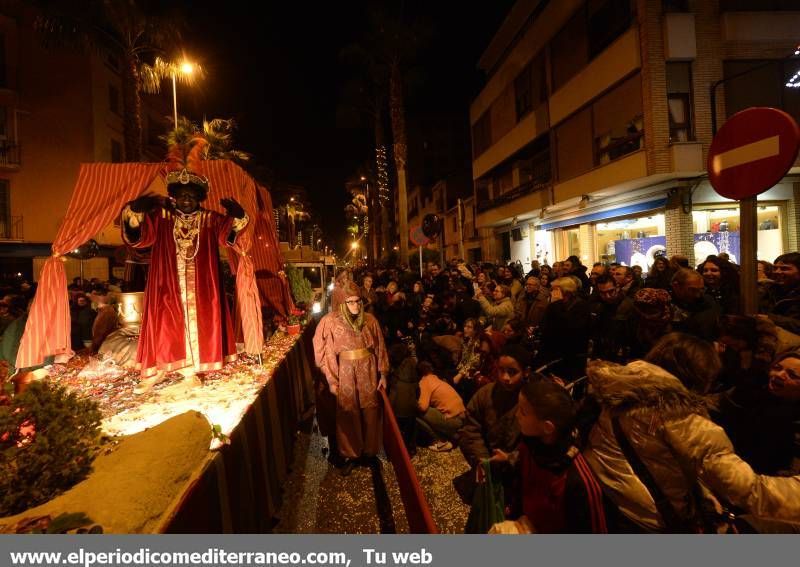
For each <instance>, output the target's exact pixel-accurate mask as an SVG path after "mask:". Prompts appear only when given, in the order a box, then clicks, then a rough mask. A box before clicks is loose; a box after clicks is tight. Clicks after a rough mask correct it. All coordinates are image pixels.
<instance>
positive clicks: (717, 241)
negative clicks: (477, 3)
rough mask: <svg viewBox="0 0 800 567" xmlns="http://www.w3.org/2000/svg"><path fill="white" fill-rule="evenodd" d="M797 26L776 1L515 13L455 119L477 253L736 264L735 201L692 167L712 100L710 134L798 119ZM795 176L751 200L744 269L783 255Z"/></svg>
mask: <svg viewBox="0 0 800 567" xmlns="http://www.w3.org/2000/svg"><path fill="white" fill-rule="evenodd" d="M798 29H800V6H798V4H797V2H794V1H791V0H775V1H772V0H770V1H765V0H684V1H680V0H591V1H588V2H587V1H583V0H559V1H558V2H547V1H540V0H520V1H519V2H517V3H516V4H515V5H514V7H513V8H512V10H511V11H510V13H509V15H508V17H507V18H506V20H505V21H504V23H503V24H502V25H501V27H500V29H499V30H498V31H497V33H496V34H495V36H494V38H493V39H492V41H491V43H490V45H489V46H488V47H487V49H486V50H485V52H484V54H483V55H482V57H481V59H480V61H479V64H478V67H479V68H480V69H481V70H483V71H484V72H485V73H486V76H487V81H486V84H485V86H484V88H483V89H482V91H481V92H480V94H479V95H478V96H477V97H476V98H475V100H474V101H473V103H472V105H471V108H470V122H471V124H472V143H473V161H472V173H473V181H474V186H475V203H476V211H477V218H476V227H477V231H478V233H479V235H480V241H481V250H482V254H483V257H484V258H485V259H489V260H512V261H520V262H522V263H523V264H528V263H529V262H530V261H532V260H538V261H540V262H545V261H546V262H548V263H552V262H553V261H555V260H561V259H564V258H566V257H568V256H570V255H573V254H574V255H577V256H578V257H579V258H581V260H582V261H583V263H584V264H587V265H591V264H592V263H593V262H598V261H599V262H607V263H610V262H615V261H616V262H621V263H624V264H626V265H634V264H638V265H641V266H642V267H643V268H644V269H645V270H646V269H647V268H648V267H649V266H650V265H651V264H652V261H653V257H654V255H658V254H661V253H666V254H669V255H672V254H682V255H685V256H687V257H689V259H690V262H694V260H695V259H697V260H698V261H699V260H702V259H703V258H705V257H706V256H707V255H708V254H712V253H718V252H728V253H729V254H730V255H731V257H732V259H733V260H735V261H737V262H738V256H739V230H738V229H739V216H738V205H737V203H736V202H735V201H730V200H727V199H724V198H722V197H720V196H719V195H717V194H716V193H715V192H714V191H713V189H712V188H711V187H710V185H709V183H708V180H707V175H706V171H705V169H706V166H705V163H706V159H707V156H708V149H709V146H710V144H711V140H712V138H713V126H714V125H713V122H714V118H715V117H714V116H712V115H713V113H712V98H713V99H715V100H713V102H714V107H715V109H716V123H717V124H716V125H717V127H719V126H721V125H722V124H723V123H724V121H725V120H726V118H727V117H729V116H732V115H733V114H735V113H736V112H738V111H739V110H742V109H744V108H747V107H750V106H774V107H778V108H782V109H784V110H785V111H787V112H788V113H790V114H791V115H793V116H794V118H795V119H796V120H800V89H790V88H786V87H785V83H786V82H787V80H788V79H789V78H790V77H791V76H792V75H793V74H794V73H795V72H796V71H798V70H800V58H793V57H791V56H792V55H793V53H794V51H795V49H796V46H797V44H798V42H800V35H798V32H797V30H798ZM714 83H719V84H718V85H717V87H716V88H715V89H714V94H713V95H712V89H711V86H712V85H713V84H714ZM797 166H800V163H796V164H795V167H794V168H792V170H791V171H790V172H789V174H788V175H787V176H786V177H785V178H784V179H783V180H782V181H781V182H780V183H779V184H778V185H776V186H775V187H773V188H772V189H770V190H769V191H767V192H765V193H763V194H761V195H759V197H758V202H759V207H758V223H759V231H758V256H759V258H760V259H766V260H770V261H771V260H773V259H774V258H775V256H777V255H778V254H781V253H783V252H785V251H789V250H797V249H798V241H797V230H798V216H797V213H796V211H795V200H796V199H795V197H796V196H797V194H798V192H800V167H797Z"/></svg>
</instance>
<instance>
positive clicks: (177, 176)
mask: <svg viewBox="0 0 800 567" xmlns="http://www.w3.org/2000/svg"><path fill="white" fill-rule="evenodd" d="M173 183H180V184H181V185H189V184H190V183H191V184H193V185H199V186H201V187H202V188H204V189H206V190H208V185H209V182H208V178H207V177H205V176H203V175H198V174H196V173H193V172H191V171H189V170H188V169H186V168H185V167H184V168H183V169H181V170H180V171H178V170H173V171H170V172H169V173H167V185H172V184H173Z"/></svg>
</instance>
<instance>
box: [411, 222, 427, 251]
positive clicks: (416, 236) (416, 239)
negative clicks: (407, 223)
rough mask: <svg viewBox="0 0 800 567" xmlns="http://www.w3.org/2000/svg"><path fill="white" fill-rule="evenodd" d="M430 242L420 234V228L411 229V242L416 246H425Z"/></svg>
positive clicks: (423, 234)
mask: <svg viewBox="0 0 800 567" xmlns="http://www.w3.org/2000/svg"><path fill="white" fill-rule="evenodd" d="M430 241H431V239H430V238H428V237H427V236H425V233H424V232H422V226H415V227H414V228H412V229H411V242H413V243H414V244H416V245H417V246H425V245H426V244H427V243H428V242H430Z"/></svg>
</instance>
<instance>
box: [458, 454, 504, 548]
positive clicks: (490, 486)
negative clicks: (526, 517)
mask: <svg viewBox="0 0 800 567" xmlns="http://www.w3.org/2000/svg"><path fill="white" fill-rule="evenodd" d="M478 466H480V467H481V468H482V469H483V480H482V481H478V482H477V483H476V485H475V495H474V496H473V498H472V508H470V510H469V516H468V517H467V525H466V527H465V528H464V532H465V533H468V534H485V533H488V532H489V530H490V529H491V527H492V526H493V525H495V524H497V523H498V522H503V521H505V519H506V518H505V514H504V512H503V507H504V502H505V496H504V494H503V482H502V481H501V480H500V479H497V480H494V479H492V467H491V466H490V465H489V460H488V459H484V460H482V461H481V464H480V465H478Z"/></svg>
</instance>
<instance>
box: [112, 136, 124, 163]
mask: <svg viewBox="0 0 800 567" xmlns="http://www.w3.org/2000/svg"><path fill="white" fill-rule="evenodd" d="M121 162H122V144H120V143H119V142H118V141H116V140H111V163H121Z"/></svg>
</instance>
